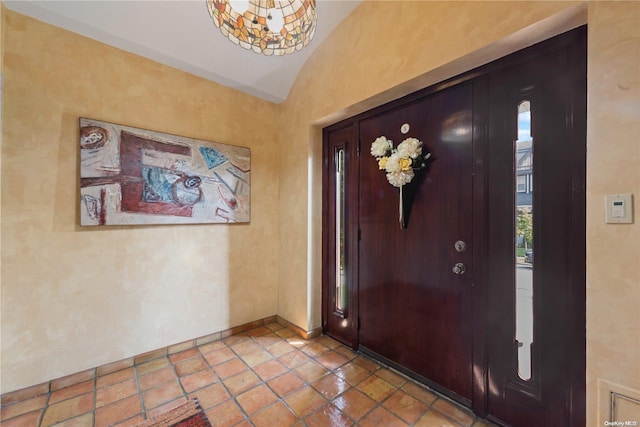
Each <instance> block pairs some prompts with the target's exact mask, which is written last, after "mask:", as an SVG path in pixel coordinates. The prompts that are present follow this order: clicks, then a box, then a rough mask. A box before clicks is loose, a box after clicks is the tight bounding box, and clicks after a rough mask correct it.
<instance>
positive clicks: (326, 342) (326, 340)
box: [316, 335, 344, 350]
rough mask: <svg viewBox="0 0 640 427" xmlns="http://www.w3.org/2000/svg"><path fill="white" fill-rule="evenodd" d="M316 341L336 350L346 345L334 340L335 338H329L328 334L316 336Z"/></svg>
mask: <svg viewBox="0 0 640 427" xmlns="http://www.w3.org/2000/svg"><path fill="white" fill-rule="evenodd" d="M316 342H319V343H320V344H322V345H323V346H325V347H328V348H330V349H331V350H335V349H337V348H338V347H344V345H342V344H340V343H339V342H338V341H336V340H334V339H333V338H329V337H328V336H326V335H323V336H320V337H318V338H316Z"/></svg>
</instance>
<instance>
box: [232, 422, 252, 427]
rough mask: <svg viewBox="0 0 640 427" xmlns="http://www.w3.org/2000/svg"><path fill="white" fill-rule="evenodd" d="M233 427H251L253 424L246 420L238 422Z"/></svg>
mask: <svg viewBox="0 0 640 427" xmlns="http://www.w3.org/2000/svg"><path fill="white" fill-rule="evenodd" d="M233 427H253V424H252V423H251V422H249V421H247V420H243V421H240V422H239V423H238V424H236V425H234V426H233Z"/></svg>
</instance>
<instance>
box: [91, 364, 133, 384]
mask: <svg viewBox="0 0 640 427" xmlns="http://www.w3.org/2000/svg"><path fill="white" fill-rule="evenodd" d="M135 377H136V371H135V370H134V369H133V368H126V369H122V370H120V371H116V372H112V373H110V374H106V375H102V376H99V377H98V378H97V379H96V388H101V387H105V386H108V385H112V384H116V383H119V382H122V381H126V380H130V379H133V378H135Z"/></svg>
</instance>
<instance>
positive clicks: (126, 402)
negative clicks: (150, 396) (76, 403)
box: [95, 395, 142, 427]
mask: <svg viewBox="0 0 640 427" xmlns="http://www.w3.org/2000/svg"><path fill="white" fill-rule="evenodd" d="M141 413H142V404H141V403H140V396H138V395H135V396H131V397H128V398H126V399H123V400H119V401H117V402H115V403H112V404H111V405H107V406H103V407H102V408H98V409H96V415H95V427H106V426H111V425H113V424H115V423H118V422H122V421H125V420H128V419H129V418H132V417H134V416H136V415H138V414H141Z"/></svg>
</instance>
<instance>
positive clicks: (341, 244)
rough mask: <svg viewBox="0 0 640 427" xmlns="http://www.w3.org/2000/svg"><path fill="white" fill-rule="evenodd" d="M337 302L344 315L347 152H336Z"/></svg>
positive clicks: (339, 149)
mask: <svg viewBox="0 0 640 427" xmlns="http://www.w3.org/2000/svg"><path fill="white" fill-rule="evenodd" d="M335 171H336V177H335V178H336V179H335V183H336V184H335V200H336V204H335V206H336V208H335V209H336V210H335V222H336V227H335V233H336V234H335V242H336V243H335V245H336V248H335V254H336V259H335V266H336V271H335V275H336V280H335V286H336V288H335V293H334V295H335V301H334V310H335V311H336V312H338V313H342V314H343V315H344V313H345V310H346V307H347V266H346V253H345V252H346V251H345V203H346V200H345V197H346V194H345V150H344V148H338V149H336V152H335Z"/></svg>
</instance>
